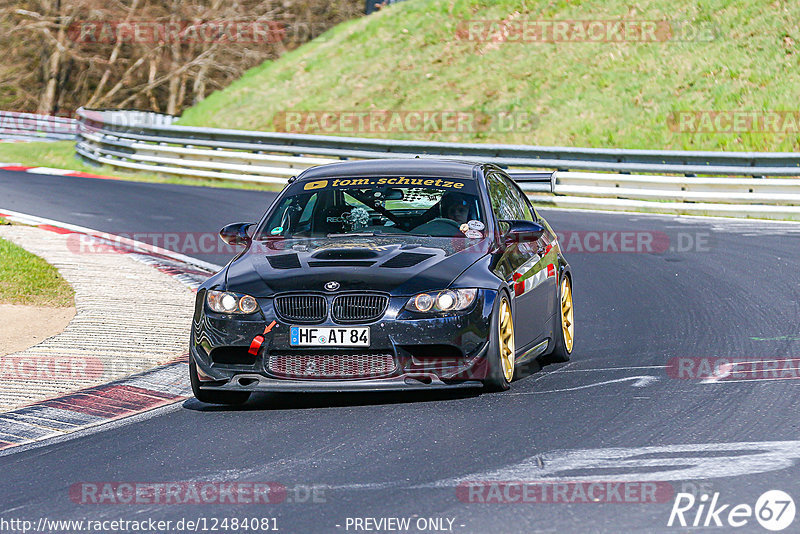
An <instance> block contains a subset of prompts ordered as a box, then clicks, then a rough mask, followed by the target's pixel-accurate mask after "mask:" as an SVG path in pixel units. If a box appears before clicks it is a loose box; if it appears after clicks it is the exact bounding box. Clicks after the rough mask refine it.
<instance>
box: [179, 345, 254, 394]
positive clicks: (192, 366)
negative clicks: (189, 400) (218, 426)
mask: <svg viewBox="0 0 800 534" xmlns="http://www.w3.org/2000/svg"><path fill="white" fill-rule="evenodd" d="M189 381H190V382H191V384H192V393H194V397H195V398H196V399H197V400H199V401H200V402H205V403H206V404H227V405H230V406H236V405H239V404H244V403H245V402H247V399H249V398H250V392H249V391H208V390H205V389H200V379H199V378H198V377H197V364H196V363H194V358H193V357H191V356H189Z"/></svg>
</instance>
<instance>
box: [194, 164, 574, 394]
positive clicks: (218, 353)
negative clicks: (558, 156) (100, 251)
mask: <svg viewBox="0 0 800 534" xmlns="http://www.w3.org/2000/svg"><path fill="white" fill-rule="evenodd" d="M220 235H221V237H222V239H223V240H225V241H226V242H228V243H231V244H238V245H241V246H242V247H243V250H242V251H241V252H240V253H239V254H238V255H237V256H236V257H235V258H234V259H233V260H231V262H230V263H228V265H227V266H225V268H223V269H222V270H221V271H220V272H219V273H217V274H215V275H214V276H212V277H211V278H209V279H208V280H207V281H206V282H205V283H204V284H203V285H202V287H201V288H200V289H199V290H198V292H197V303H196V307H195V313H194V321H193V328H192V335H191V341H190V365H189V367H190V371H189V372H190V376H191V383H192V388H193V391H194V395H195V396H196V397H197V399H199V400H201V401H203V402H209V403H222V404H238V403H242V402H245V401H246V400H247V399H248V398H249V396H250V394H251V392H253V391H351V390H395V389H433V388H464V387H483V388H486V389H488V390H492V391H500V390H505V389H508V387H509V385H510V383H511V381H512V380H513V378H514V376H515V370H519V368H520V366H521V365H523V364H524V363H526V362H529V361H530V360H532V359H533V358H536V357H538V356H544V357H546V358H547V359H549V360H551V361H566V360H567V359H569V356H570V354H571V352H572V347H573V335H574V325H573V310H572V273H571V271H570V267H569V264H568V263H567V262H566V260H565V259H564V257H563V255H562V254H561V250H560V248H559V244H558V241H557V239H556V234H555V232H553V230H552V229H551V228H550V226H549V225H548V224H547V222H546V221H545V220H544V219H543V218H542V217H541V216H539V214H538V213H536V211H535V210H534V209H533V207H532V206H531V205H530V203H529V202H528V199H527V198H526V196H525V194H524V193H523V192H522V190H521V189H520V188H519V186H518V185H517V184H516V183H515V182H514V180H512V179H511V178H510V177H509V175H508V174H506V172H505V171H504V170H502V169H501V168H499V167H497V166H494V165H491V164H475V163H466V162H454V161H441V160H430V159H410V160H409V159H403V160H372V161H357V162H343V163H334V164H331V165H325V166H320V167H315V168H312V169H309V170H306V171H305V172H303V173H302V174H301V175H300V176H298V177H297V178H296V179H294V180H291V181H290V183H289V184H288V185H287V187H286V188H285V189H284V190H283V191H282V192H281V193H280V194H279V195H278V197H277V198H276V199H275V201H274V202H273V204H272V205H271V206H270V207H269V209H268V210H267V212H266V214H265V215H264V217H263V218H262V219H261V221H260V222H258V223H238V224H232V225H229V226H226V227H225V228H223V229H222V230H221V232H220Z"/></svg>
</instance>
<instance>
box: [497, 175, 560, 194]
mask: <svg viewBox="0 0 800 534" xmlns="http://www.w3.org/2000/svg"><path fill="white" fill-rule="evenodd" d="M506 172H508V175H509V176H510V177H511V179H512V180H514V181H515V182H517V184H519V186H520V188H521V189H522V190H523V191H528V192H531V193H553V192H555V186H556V172H558V171H552V172H533V171H506Z"/></svg>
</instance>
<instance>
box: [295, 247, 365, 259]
mask: <svg viewBox="0 0 800 534" xmlns="http://www.w3.org/2000/svg"><path fill="white" fill-rule="evenodd" d="M311 257H312V258H314V259H315V260H367V259H371V258H376V257H378V254H377V253H376V252H375V251H374V250H369V249H364V248H333V249H327V250H321V251H319V252H317V253H316V254H314V255H313V256H311Z"/></svg>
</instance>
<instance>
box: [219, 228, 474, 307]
mask: <svg viewBox="0 0 800 534" xmlns="http://www.w3.org/2000/svg"><path fill="white" fill-rule="evenodd" d="M487 244H488V240H487V239H482V240H480V241H477V242H476V241H474V240H467V239H463V238H437V237H412V236H402V237H401V236H389V237H386V236H380V237H347V238H344V237H338V238H325V239H322V238H321V239H281V240H268V241H265V242H254V243H253V244H252V245H251V246H250V247H249V248H248V250H247V251H246V252H245V253H243V254H242V255H241V256H239V257H238V258H236V259H235V260H234V261H233V262H231V264H230V265H229V266H228V268H227V272H226V287H227V289H228V290H230V291H237V292H241V293H247V294H250V295H253V296H256V297H266V296H271V295H272V294H275V293H282V292H285V291H325V290H326V288H325V284H327V283H328V282H336V283H338V284H339V287H338V288H336V290H338V291H364V290H369V291H383V292H387V293H390V294H393V295H398V296H410V295H414V294H416V293H420V292H423V291H431V290H437V289H444V288H446V287H448V286H450V284H452V283H453V281H455V279H456V278H458V276H459V275H460V274H461V273H463V272H464V271H465V270H466V269H467V268H468V267H469V266H470V265H472V264H473V263H475V262H476V261H478V260H479V259H480V258H482V257H483V256H485V255H486V254H487V250H486V249H487Z"/></svg>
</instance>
